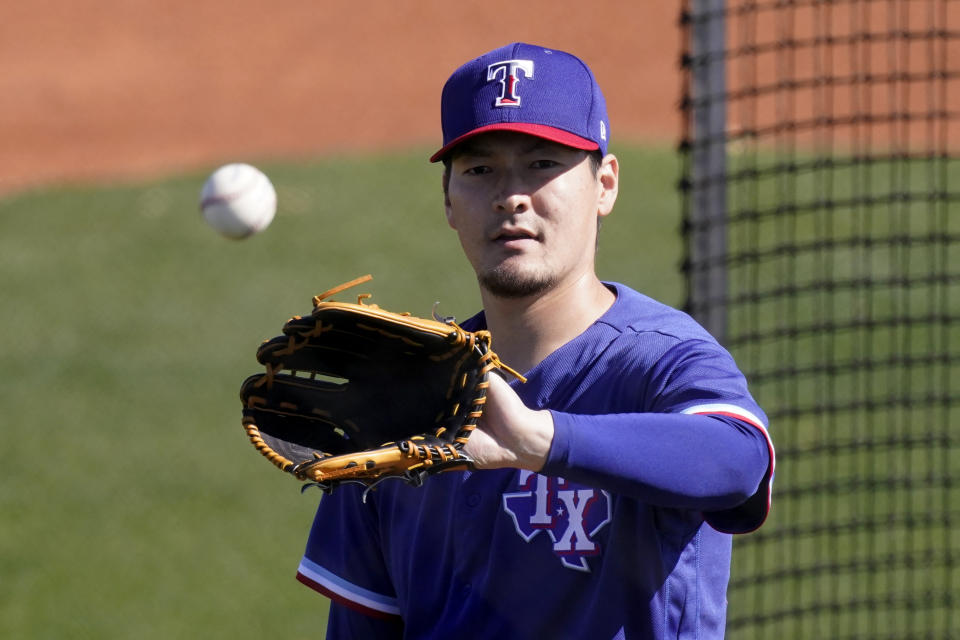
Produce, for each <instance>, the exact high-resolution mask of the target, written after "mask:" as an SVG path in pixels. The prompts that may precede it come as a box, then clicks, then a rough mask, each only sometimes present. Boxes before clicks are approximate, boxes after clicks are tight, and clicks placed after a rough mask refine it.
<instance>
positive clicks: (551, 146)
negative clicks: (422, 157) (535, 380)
mask: <svg viewBox="0 0 960 640" xmlns="http://www.w3.org/2000/svg"><path fill="white" fill-rule="evenodd" d="M617 170H618V169H617V161H616V158H614V157H613V156H607V157H606V158H604V160H603V163H602V165H601V167H600V169H599V171H596V172H595V171H594V168H593V166H592V164H591V162H590V158H589V154H588V153H587V152H585V151H581V150H578V149H573V148H571V147H566V146H563V145H560V144H556V143H553V142H549V141H547V140H543V139H541V138H536V137H533V136H528V135H525V134H521V133H513V132H493V133H486V134H482V135H479V136H477V137H475V138H472V139H470V140H468V141H466V142H464V143H462V144H461V145H460V146H459V147H458V148H457V149H456V150H455V151H454V155H453V158H452V161H451V166H450V171H449V175H448V177H445V180H446V185H445V187H446V196H447V197H446V214H447V221H448V222H449V223H450V226H451V227H453V228H454V229H455V230H456V231H457V234H458V236H459V237H460V244H461V245H462V246H463V250H464V253H465V254H466V256H467V259H468V260H469V261H470V264H471V265H473V269H474V271H476V273H477V278H478V280H479V282H480V285H481V286H482V287H483V288H484V289H486V290H487V291H489V292H490V293H493V294H494V295H497V296H500V297H507V298H519V297H525V296H530V295H536V294H539V293H543V292H545V291H548V290H551V289H554V288H556V287H558V286H563V285H565V284H570V283H573V282H574V281H576V280H577V279H579V278H582V277H586V276H590V277H593V273H594V254H595V248H596V234H597V217H598V216H605V215H607V214H608V213H610V211H611V209H612V208H613V203H614V201H615V200H616V193H617Z"/></svg>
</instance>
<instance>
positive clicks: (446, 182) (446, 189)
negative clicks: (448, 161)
mask: <svg viewBox="0 0 960 640" xmlns="http://www.w3.org/2000/svg"><path fill="white" fill-rule="evenodd" d="M442 180H443V182H442V186H443V211H444V214H445V215H446V216H447V224H449V225H450V228H451V229H456V227H454V226H453V222H452V220H451V218H450V214H451V211H450V167H446V168H445V169H444V170H443V179H442Z"/></svg>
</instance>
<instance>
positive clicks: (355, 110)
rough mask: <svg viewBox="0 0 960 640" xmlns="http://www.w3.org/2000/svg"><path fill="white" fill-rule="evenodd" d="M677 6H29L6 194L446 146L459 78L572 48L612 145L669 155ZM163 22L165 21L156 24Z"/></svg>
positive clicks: (5, 54) (19, 26)
mask: <svg viewBox="0 0 960 640" xmlns="http://www.w3.org/2000/svg"><path fill="white" fill-rule="evenodd" d="M678 6H679V5H678V3H673V2H625V1H623V0H602V1H601V0H594V1H592V2H570V3H567V2H556V1H555V0H535V1H528V2H523V3H516V2H511V1H509V0H489V1H488V2H485V3H483V5H482V9H479V8H477V7H476V6H475V3H457V2H449V1H441V0H423V1H411V2H408V3H395V2H384V1H380V0H378V1H373V2H332V1H324V0H284V1H283V2H282V3H275V2H270V3H268V2H266V1H262V0H234V1H232V2H229V3H228V2H225V1H213V0H200V1H199V2H187V1H186V0H171V1H169V2H164V3H155V2H148V1H147V0H99V1H97V0H36V1H35V2H30V3H27V2H23V3H8V5H7V6H6V7H5V9H4V14H5V15H4V19H3V20H2V21H0V96H2V99H0V140H2V144H0V192H10V191H14V190H18V189H22V188H25V187H30V186H35V185H42V184H49V183H53V182H64V181H68V182H73V181H113V180H125V179H131V178H139V177H150V176H154V175H162V174H165V173H169V172H176V171H181V170H186V169H191V168H202V167H206V166H209V165H211V164H213V163H217V162H220V161H227V160H235V159H247V158H272V157H291V156H301V155H302V156H306V155H312V154H318V153H328V152H337V151H344V150H347V151H350V150H357V151H365V150H373V149H382V148H392V147H400V146H405V145H409V144H424V145H428V146H429V145H433V144H436V143H437V142H438V141H439V136H440V133H439V91H440V87H441V86H442V84H443V82H444V80H445V79H446V77H447V76H448V75H449V73H450V71H452V69H453V68H455V67H456V66H458V65H459V64H460V63H461V62H463V61H465V60H467V59H468V58H470V57H472V56H474V55H477V54H478V53H481V52H482V51H485V50H487V49H491V48H494V47H496V46H500V45H503V44H506V43H508V42H511V41H514V40H524V41H527V42H533V43H536V44H543V45H546V46H550V47H554V48H558V49H566V50H571V51H574V52H576V53H578V54H579V55H581V56H582V57H583V58H585V59H586V60H587V61H588V62H589V63H590V64H591V66H592V67H593V69H594V71H595V73H596V74H597V76H598V78H599V80H600V82H601V84H602V85H603V86H604V88H605V91H606V93H607V100H608V103H609V105H610V114H611V120H612V124H613V141H614V144H616V142H617V140H624V139H630V140H642V139H656V140H662V141H666V142H673V141H675V140H676V138H677V136H678V131H679V117H678V115H677V113H676V108H675V104H676V102H677V100H678V97H679V91H680V79H679V74H678V65H677V59H678V54H679V33H678V30H677V27H676V19H677V11H678ZM160 7H162V9H161V8H160Z"/></svg>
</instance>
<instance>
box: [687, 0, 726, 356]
mask: <svg viewBox="0 0 960 640" xmlns="http://www.w3.org/2000/svg"><path fill="white" fill-rule="evenodd" d="M724 12H725V0H693V2H692V4H691V9H690V25H691V45H690V46H691V54H692V64H691V73H690V81H691V83H692V95H693V96H697V98H696V99H695V100H694V102H693V104H692V111H693V140H692V156H693V157H692V166H691V172H692V179H693V186H694V188H693V192H692V198H693V202H692V205H693V206H692V208H691V210H690V223H691V228H692V232H693V236H692V239H691V240H692V242H691V243H690V247H689V252H690V256H689V257H690V274H689V278H690V280H689V287H690V300H691V301H692V302H693V304H692V305H691V308H690V312H691V313H692V315H693V316H694V317H695V318H696V319H697V320H698V321H699V322H700V324H702V325H703V326H704V328H705V329H706V330H707V331H709V332H710V333H711V334H712V335H713V336H714V337H715V338H716V339H717V340H719V341H720V342H721V343H722V342H723V341H724V340H725V338H726V335H727V305H726V300H727V265H726V255H727V225H726V218H727V182H726V174H727V148H726V126H727V109H726V100H724V99H722V97H723V96H724V95H725V92H726V89H727V78H726V56H725V54H724V51H725V50H726V26H725V20H724Z"/></svg>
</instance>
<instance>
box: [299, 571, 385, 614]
mask: <svg viewBox="0 0 960 640" xmlns="http://www.w3.org/2000/svg"><path fill="white" fill-rule="evenodd" d="M297 573H299V574H300V575H302V576H304V577H305V578H307V579H308V580H311V581H313V582H315V583H317V584H318V585H320V586H321V587H323V588H324V589H327V590H328V591H330V592H331V593H335V594H337V595H338V596H340V597H341V598H344V599H345V600H349V601H350V602H353V603H355V604H358V605H360V606H362V607H366V608H367V609H373V610H374V611H380V612H381V613H388V614H391V615H400V607H399V605H398V604H397V599H396V598H391V597H390V596H385V595H383V594H380V593H376V592H375V591H370V590H368V589H364V588H363V587H360V586H357V585H355V584H353V583H352V582H348V581H346V580H344V579H343V578H341V577H339V576H337V575H336V574H334V573H331V572H330V571H328V570H326V569H324V568H323V567H321V566H320V565H318V564H317V563H315V562H312V561H311V560H308V559H307V558H303V559H302V560H301V561H300V566H299V567H298V568H297Z"/></svg>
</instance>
